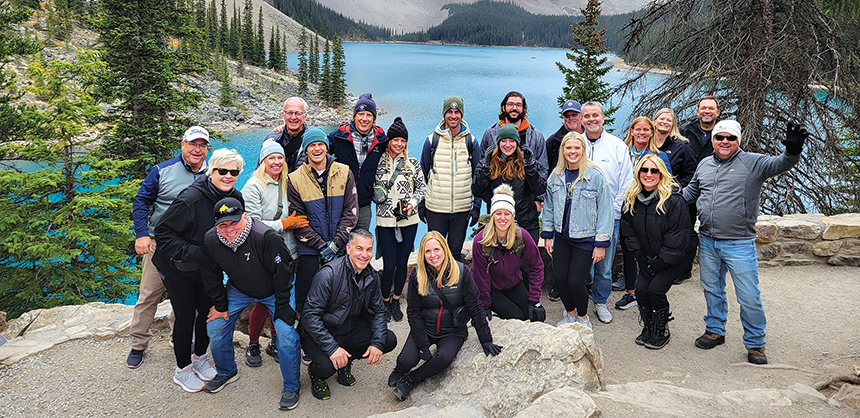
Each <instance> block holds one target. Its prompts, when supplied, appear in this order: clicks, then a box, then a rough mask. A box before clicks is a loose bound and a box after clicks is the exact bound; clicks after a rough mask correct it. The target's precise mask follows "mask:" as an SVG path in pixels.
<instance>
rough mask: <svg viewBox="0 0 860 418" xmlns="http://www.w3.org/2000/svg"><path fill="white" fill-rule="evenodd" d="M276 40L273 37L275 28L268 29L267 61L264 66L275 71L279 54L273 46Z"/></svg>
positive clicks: (277, 49)
mask: <svg viewBox="0 0 860 418" xmlns="http://www.w3.org/2000/svg"><path fill="white" fill-rule="evenodd" d="M277 39H278V38H276V37H275V28H271V29H269V59H268V60H267V62H266V66H267V67H269V68H271V69H273V70H277V69H278V68H277V66H278V55H279V53H280V51H279V50H280V48H278V47H276V46H275V42H276V41H277Z"/></svg>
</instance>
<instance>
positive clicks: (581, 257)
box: [541, 131, 615, 328]
mask: <svg viewBox="0 0 860 418" xmlns="http://www.w3.org/2000/svg"><path fill="white" fill-rule="evenodd" d="M559 150H560V155H559V159H558V164H557V165H556V167H555V169H554V170H553V171H552V173H550V175H549V180H548V181H547V193H546V200H545V202H546V204H545V205H544V209H543V228H542V232H541V237H542V238H543V239H544V248H545V249H546V251H547V253H549V255H550V256H551V257H552V259H553V275H554V277H555V283H556V288H557V289H558V291H559V294H560V296H561V301H562V303H563V304H564V313H563V314H562V318H561V321H559V322H558V324H556V326H560V325H563V324H567V323H572V322H579V323H581V324H583V325H585V326H586V327H588V328H591V320H589V318H588V310H587V308H588V294H587V291H586V289H585V280H586V278H588V276H589V275H590V273H589V272H590V270H591V266H592V265H593V264H594V263H597V262H598V261H600V260H603V257H605V255H606V247H608V246H609V239H610V235H611V234H612V228H613V226H614V224H615V210H614V206H613V203H612V193H611V192H610V191H609V186H608V185H607V184H606V180H605V179H604V177H603V173H602V172H601V171H600V169H599V168H597V166H596V165H595V164H594V163H592V162H591V161H589V160H588V157H586V156H585V150H586V143H585V137H584V136H582V134H580V133H577V132H574V131H571V132H568V133H567V135H565V136H564V138H563V139H562V141H561V145H560V147H559Z"/></svg>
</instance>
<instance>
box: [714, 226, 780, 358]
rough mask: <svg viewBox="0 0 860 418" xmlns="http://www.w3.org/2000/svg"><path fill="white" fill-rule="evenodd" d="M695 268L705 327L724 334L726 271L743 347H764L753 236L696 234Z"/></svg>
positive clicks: (762, 310) (762, 309) (763, 323)
mask: <svg viewBox="0 0 860 418" xmlns="http://www.w3.org/2000/svg"><path fill="white" fill-rule="evenodd" d="M699 269H700V273H699V276H700V279H701V282H702V288H704V290H705V302H706V303H707V305H708V313H707V314H706V315H705V330H706V331H708V332H713V333H714V334H719V335H726V315H727V313H728V306H727V302H726V272H727V271H728V272H729V273H731V274H732V283H734V285H735V294H736V295H737V299H738V304H740V306H741V324H743V327H744V346H745V347H746V348H756V347H764V345H765V344H764V327H765V325H766V324H767V320H766V319H765V316H764V308H763V307H762V304H761V291H760V290H759V288H758V253H756V247H755V240H754V239H737V240H729V239H713V238H710V237H706V236H704V235H701V234H700V235H699Z"/></svg>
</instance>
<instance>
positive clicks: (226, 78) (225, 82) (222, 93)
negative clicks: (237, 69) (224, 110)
mask: <svg viewBox="0 0 860 418" xmlns="http://www.w3.org/2000/svg"><path fill="white" fill-rule="evenodd" d="M218 76H219V77H220V78H221V89H220V90H219V91H218V93H219V97H218V104H220V105H221V106H224V107H227V106H233V86H232V85H231V84H230V68H229V67H227V57H225V56H221V65H220V66H219V69H218Z"/></svg>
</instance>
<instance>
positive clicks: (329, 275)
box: [301, 256, 388, 356]
mask: <svg viewBox="0 0 860 418" xmlns="http://www.w3.org/2000/svg"><path fill="white" fill-rule="evenodd" d="M356 292H358V294H357V295H356ZM353 296H358V297H360V299H361V306H360V309H359V310H360V312H361V316H362V317H363V318H364V319H366V320H367V322H368V323H369V324H370V345H372V346H374V347H376V348H378V349H380V350H382V349H383V346H384V345H385V339H386V333H387V331H388V327H387V326H386V325H385V305H384V304H383V303H382V291H380V286H379V274H377V273H376V270H374V269H373V267H371V266H370V265H368V266H367V268H365V269H364V270H363V271H362V272H361V273H360V274H356V272H355V269H353V267H352V263H351V262H350V261H349V257H348V256H343V257H340V258H338V259H337V260H334V261H332V262H330V263H328V264H326V265H324V266H322V267H321V268H320V270H319V271H318V272H317V274H316V275H315V276H314V278H313V282H312V283H311V289H310V290H309V291H308V297H307V299H306V300H305V307H304V309H303V310H302V317H301V321H302V327H304V330H305V331H306V332H307V333H308V334H309V335H310V336H311V338H313V339H314V342H316V343H317V345H318V346H319V347H320V349H322V351H323V352H325V353H326V355H327V356H331V355H332V354H334V352H335V351H337V349H338V347H339V345H338V343H337V341H335V339H334V335H335V334H341V333H343V332H346V331H348V330H346V329H342V328H343V327H344V322H345V321H346V320H347V317H348V316H349V312H350V309H351V308H352V300H353Z"/></svg>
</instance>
